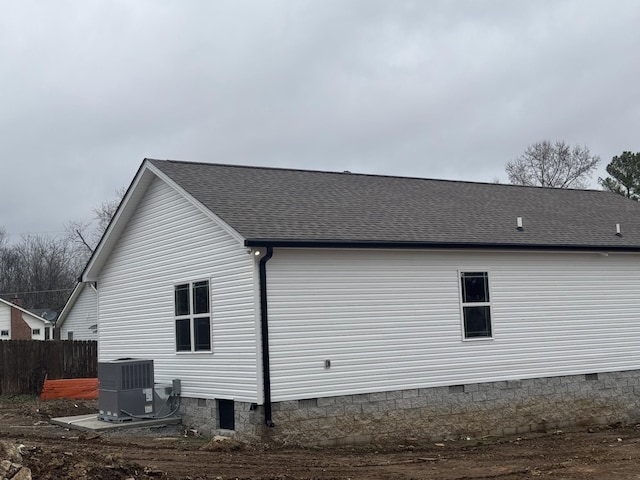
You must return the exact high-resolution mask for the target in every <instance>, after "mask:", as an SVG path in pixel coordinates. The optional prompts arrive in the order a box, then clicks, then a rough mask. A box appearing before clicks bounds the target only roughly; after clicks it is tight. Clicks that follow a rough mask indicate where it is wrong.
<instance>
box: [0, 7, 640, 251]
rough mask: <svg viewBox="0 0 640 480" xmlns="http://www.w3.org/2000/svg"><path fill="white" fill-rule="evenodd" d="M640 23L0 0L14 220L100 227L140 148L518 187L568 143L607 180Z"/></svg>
mask: <svg viewBox="0 0 640 480" xmlns="http://www.w3.org/2000/svg"><path fill="white" fill-rule="evenodd" d="M639 24H640V1H637V0H616V1H609V0H554V1H548V0H539V1H535V0H530V1H526V2H525V1H515V0H504V1H500V0H494V1H484V0H473V1H471V0H446V1H435V0H422V1H401V0H384V1H383V0H360V1H358V0H314V1H304V0H269V1H263V0H255V1H249V0H247V1H238V0H232V1H231V0H229V1H216V0H209V1H205V0H201V1H195V0H194V1H189V0H180V1H178V0H175V1H166V0H135V1H134V0H129V1H124V0H104V1H100V0H76V1H63V0H57V1H55V2H50V1H46V0H41V1H34V0H0V162H1V166H2V168H1V169H0V179H1V181H0V226H4V227H5V228H6V230H7V232H8V233H9V234H11V236H12V237H11V238H12V239H17V238H19V235H20V234H23V233H48V234H55V233H57V232H61V231H62V230H63V226H64V225H65V224H66V223H67V222H69V221H70V220H81V219H85V220H89V219H90V218H91V216H92V208H93V206H95V205H97V204H98V203H100V202H101V201H103V200H106V199H109V198H112V197H113V196H114V192H115V191H116V189H118V188H120V187H125V186H128V184H129V183H130V181H131V180H132V178H133V175H134V174H135V172H136V170H137V168H138V167H139V165H140V163H141V162H142V160H143V158H144V157H152V158H161V159H166V158H169V159H179V160H193V161H203V162H217V163H237V164H247V165H265V166H277V167H293V168H305V169H321V170H335V171H343V170H350V171H353V172H359V173H375V174H391V175H408V176H419V177H430V178H447V179H460V180H471V181H488V182H490V181H492V180H494V179H495V178H499V179H501V180H502V181H505V182H506V180H507V178H506V174H505V173H504V165H505V163H506V162H507V161H508V160H511V159H513V158H515V157H517V156H518V155H519V154H520V153H522V151H523V150H524V149H525V148H526V147H527V146H528V145H529V144H531V143H534V142H537V141H540V140H544V139H549V140H560V139H562V140H565V141H566V142H568V143H570V144H580V145H586V146H588V147H589V148H590V149H591V151H592V153H594V154H597V155H599V156H600V157H601V158H602V165H601V168H600V170H599V173H598V174H599V175H600V176H603V175H604V167H605V166H606V164H607V163H608V162H609V161H610V160H611V157H613V156H614V155H618V154H620V153H622V151H624V150H631V151H634V152H635V151H640V144H639V143H640V128H639V126H640V55H639V51H640V28H638V25H639ZM596 177H597V175H596ZM592 184H593V186H594V188H595V187H596V182H595V177H594V181H593V183H592Z"/></svg>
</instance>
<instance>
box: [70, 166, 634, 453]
mask: <svg viewBox="0 0 640 480" xmlns="http://www.w3.org/2000/svg"><path fill="white" fill-rule="evenodd" d="M82 280H83V281H84V282H92V283H93V282H96V285H97V290H98V312H99V320H98V322H97V323H98V324H99V342H100V352H99V359H100V361H108V360H114V359H117V358H122V357H136V358H150V359H153V360H154V368H155V374H156V381H158V382H170V381H171V380H172V379H174V378H177V379H180V380H181V381H182V399H181V402H182V404H181V414H182V416H183V421H184V422H185V423H186V424H188V425H191V426H194V427H196V428H198V429H200V430H201V431H203V432H208V433H213V432H214V431H216V430H218V429H221V430H235V434H236V435H238V436H240V437H244V438H254V439H262V440H265V439H272V440H274V441H282V442H299V443H307V444H325V443H326V444H331V443H341V442H365V441H366V442H369V441H374V440H375V441H379V440H391V439H395V440H398V439H400V440H401V439H405V438H409V437H412V438H443V437H451V436H453V437H457V436H460V435H464V436H475V435H490V434H509V433H521V432H528V431H532V430H536V431H537V430H545V429H552V428H564V427H566V426H570V425H576V424H578V423H580V422H590V423H594V422H595V423H598V422H614V421H633V422H640V321H638V316H639V313H640V204H639V203H637V202H634V201H630V200H627V199H625V198H623V197H622V196H618V195H614V194H612V193H608V192H603V191H581V190H562V189H549V188H536V187H519V186H512V185H500V184H483V183H469V182H453V181H444V180H426V179H418V178H401V177H391V176H374V175H357V174H351V173H348V172H345V173H330V172H313V171H301V170H287V169H275V168H257V167H242V166H232V165H214V164H202V163H188V162H176V161H159V160H145V161H144V162H143V163H142V165H141V167H140V169H139V171H138V173H137V174H136V176H135V178H134V180H133V183H132V184H131V186H130V188H129V189H128V191H127V193H126V195H125V197H124V199H123V202H122V204H121V205H120V207H119V209H118V211H117V212H116V215H115V216H114V219H113V221H112V223H111V225H110V226H109V228H108V229H107V231H106V233H105V235H104V237H103V238H102V240H101V242H100V244H99V246H98V248H97V250H96V252H95V254H94V256H93V257H92V258H91V260H90V261H89V263H88V265H87V267H86V269H85V271H84V272H83V275H82ZM85 290H86V287H85Z"/></svg>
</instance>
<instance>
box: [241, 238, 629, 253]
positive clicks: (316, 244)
mask: <svg viewBox="0 0 640 480" xmlns="http://www.w3.org/2000/svg"><path fill="white" fill-rule="evenodd" d="M244 244H245V246H247V247H264V246H265V245H267V244H268V245H270V246H271V247H279V248H356V249H400V250H403V249H408V250H425V249H447V250H467V249H475V250H511V251H514V250H515V251H518V250H520V251H563V252H569V251H575V252H621V253H622V252H624V253H638V252H640V246H636V245H612V244H610V245H572V244H557V245H553V244H535V243H529V244H527V243H473V242H396V241H369V240H282V239H262V238H254V239H247V240H245V242H244Z"/></svg>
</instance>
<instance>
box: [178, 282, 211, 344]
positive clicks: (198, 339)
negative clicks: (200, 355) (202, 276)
mask: <svg viewBox="0 0 640 480" xmlns="http://www.w3.org/2000/svg"><path fill="white" fill-rule="evenodd" d="M174 302H175V303H174V306H175V324H176V351H177V352H199V351H211V306H210V303H211V302H210V300H209V281H208V280H202V281H197V282H189V283H181V284H179V285H176V286H175V289H174Z"/></svg>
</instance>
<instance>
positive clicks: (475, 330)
mask: <svg viewBox="0 0 640 480" xmlns="http://www.w3.org/2000/svg"><path fill="white" fill-rule="evenodd" d="M460 287H461V288H460V292H461V294H462V320H463V324H464V338H491V303H490V299H489V274H488V272H460Z"/></svg>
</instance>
